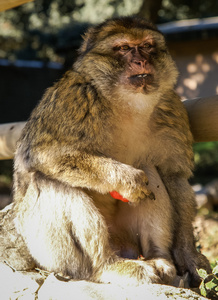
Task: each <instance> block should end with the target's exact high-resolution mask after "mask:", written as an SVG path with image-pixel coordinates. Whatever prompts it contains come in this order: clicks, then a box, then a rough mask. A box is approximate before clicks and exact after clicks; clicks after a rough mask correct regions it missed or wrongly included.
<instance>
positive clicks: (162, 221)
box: [14, 17, 209, 284]
mask: <svg viewBox="0 0 218 300" xmlns="http://www.w3.org/2000/svg"><path fill="white" fill-rule="evenodd" d="M126 49H127V50H126ZM140 74H145V76H144V77H142V76H139V77H137V76H136V75H140ZM176 78H177V70H176V67H175V65H174V62H173V61H172V59H171V57H170V55H169V53H168V50H167V48H166V45H165V40H164V37H163V35H162V34H161V33H160V32H158V31H157V30H156V29H155V27H154V26H153V25H151V24H150V23H147V22H145V21H144V20H141V19H137V18H130V17H127V18H119V19H113V20H109V21H106V22H105V23H103V24H100V25H98V26H96V27H94V28H92V29H90V30H89V31H88V32H87V34H86V36H85V41H84V43H83V45H82V46H81V49H80V57H79V58H78V60H77V62H76V63H75V65H74V67H73V69H72V70H70V71H69V72H67V73H66V74H65V76H64V77H63V78H62V79H61V80H60V81H59V82H57V83H56V84H55V85H54V86H53V87H51V88H50V89H48V90H47V92H46V93H45V95H44V97H43V99H42V100H41V102H40V103H39V105H38V106H37V107H36V109H35V110H34V111H33V113H32V115H31V117H30V119H29V121H28V123H27V125H26V127H25V129H24V131H23V134H22V137H21V139H20V141H19V143H18V147H17V152H16V158H15V176H14V200H15V204H16V206H15V209H16V215H17V217H16V226H17V229H18V231H19V232H20V233H21V235H22V236H23V237H24V239H25V241H26V244H27V246H28V248H29V251H30V253H31V254H32V256H33V258H34V259H35V260H36V263H37V265H39V266H41V267H43V268H45V269H47V270H49V271H54V272H62V273H64V274H67V275H70V276H72V277H73V278H77V279H89V280H94V281H100V282H113V283H116V284H140V283H144V282H163V283H172V281H173V280H174V277H175V275H176V269H175V266H176V268H177V272H178V273H181V274H182V273H184V272H186V271H189V272H190V274H191V278H192V282H193V283H196V282H197V281H198V279H199V278H198V275H197V273H196V268H198V267H204V268H207V269H208V268H209V265H208V262H207V260H206V258H205V257H204V256H202V255H201V254H199V253H198V252H197V251H196V249H195V246H194V240H193V233H192V221H193V218H194V214H195V200H194V195H193V192H192V189H191V187H190V185H189V184H188V181H187V180H188V178H189V177H190V176H191V173H192V172H191V169H192V166H193V162H192V161H193V154H192V136H191V133H190V129H189V125H188V118H187V114H186V111H185V109H184V107H183V105H182V103H181V101H180V99H179V97H178V96H177V95H176V94H175V92H174V91H173V86H174V84H175V83H176ZM113 190H116V191H117V192H119V193H120V194H121V195H122V196H123V197H125V198H127V199H129V201H130V204H127V203H123V202H121V201H119V200H115V199H113V198H112V197H111V196H110V194H109V192H110V191H113ZM153 195H155V200H154V199H153V198H154V197H153ZM152 199H153V200H152ZM131 204H133V205H131ZM139 255H143V257H144V258H145V259H143V260H137V257H138V256H139ZM174 264H175V266H174Z"/></svg>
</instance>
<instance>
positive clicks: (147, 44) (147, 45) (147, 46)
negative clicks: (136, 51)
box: [142, 43, 152, 49]
mask: <svg viewBox="0 0 218 300" xmlns="http://www.w3.org/2000/svg"><path fill="white" fill-rule="evenodd" d="M142 47H143V48H145V49H151V48H152V45H151V44H149V43H145V44H144V45H143V46H142Z"/></svg>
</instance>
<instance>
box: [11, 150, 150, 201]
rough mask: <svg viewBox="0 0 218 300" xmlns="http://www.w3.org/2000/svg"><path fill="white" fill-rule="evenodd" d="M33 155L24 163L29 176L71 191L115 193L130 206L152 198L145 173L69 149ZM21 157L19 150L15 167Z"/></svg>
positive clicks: (39, 152)
mask: <svg viewBox="0 0 218 300" xmlns="http://www.w3.org/2000/svg"><path fill="white" fill-rule="evenodd" d="M34 151H35V152H36V153H37V154H36V153H35V155H34V154H33V153H32V154H31V155H30V158H29V159H24V160H23V163H22V164H23V165H24V168H25V169H26V171H28V172H40V173H42V174H44V175H46V176H48V177H49V178H51V179H54V180H58V181H60V182H62V183H65V184H68V185H70V186H72V187H81V188H87V189H92V190H96V191H98V192H100V193H103V194H105V193H109V192H110V191H112V190H116V191H118V192H119V193H120V194H121V195H122V196H123V197H125V198H127V199H128V200H129V201H130V202H137V201H139V200H140V199H144V198H146V196H148V195H150V194H151V195H152V193H151V192H150V191H148V190H147V184H148V179H147V176H146V175H145V173H144V172H143V171H142V170H139V169H135V168H134V167H132V166H129V165H126V164H123V163H120V162H118V161H115V160H113V159H111V158H108V157H105V156H102V155H93V154H88V153H86V152H84V151H72V149H71V147H70V146H66V145H64V146H62V145H59V146H58V147H57V145H53V146H52V145H49V147H48V149H47V150H46V151H43V147H42V148H41V149H40V147H39V148H38V149H37V150H36V149H35V150H34ZM22 157H23V155H22V154H21V155H20V154H19V149H18V153H17V156H16V164H19V166H20V165H21V164H20V162H19V161H21V160H22Z"/></svg>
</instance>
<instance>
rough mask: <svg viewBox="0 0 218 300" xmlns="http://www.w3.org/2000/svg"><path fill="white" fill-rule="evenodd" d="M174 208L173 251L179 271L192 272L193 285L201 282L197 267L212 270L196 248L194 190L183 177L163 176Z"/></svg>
mask: <svg viewBox="0 0 218 300" xmlns="http://www.w3.org/2000/svg"><path fill="white" fill-rule="evenodd" d="M163 180H164V183H165V185H166V187H167V190H168V192H169V195H170V198H171V201H172V204H173V208H174V241H173V245H172V253H173V257H174V261H175V264H176V266H177V269H178V272H179V273H180V274H184V273H185V272H187V271H188V272H189V273H190V277H191V285H193V286H198V285H199V283H200V278H199V275H198V274H197V271H196V269H199V268H203V269H205V270H207V271H208V272H210V265H209V262H208V260H207V259H206V257H205V256H204V255H202V254H201V253H199V252H198V251H197V250H196V247H195V242H194V236H193V226H192V222H193V220H194V218H195V213H196V202H195V197H194V193H193V190H192V188H191V186H190V185H189V183H188V181H187V180H186V179H185V178H182V177H178V175H177V176H175V177H167V178H166V177H163Z"/></svg>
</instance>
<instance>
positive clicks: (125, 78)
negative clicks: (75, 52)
mask: <svg viewBox="0 0 218 300" xmlns="http://www.w3.org/2000/svg"><path fill="white" fill-rule="evenodd" d="M84 39H85V41H84V43H83V45H82V47H81V49H80V53H81V56H80V59H79V62H78V63H77V67H81V66H82V65H83V63H84V62H85V68H86V69H87V72H88V73H89V75H90V76H91V77H93V78H94V80H95V79H97V80H98V82H99V81H100V82H101V86H103V85H104V83H105V87H106V86H107V87H108V85H109V86H111V87H113V86H114V87H115V88H116V87H117V86H119V87H122V88H124V89H125V90H130V91H132V92H140V93H145V94H148V93H151V92H154V91H158V90H159V89H161V91H162V92H163V89H167V88H173V86H174V84H175V82H176V79H177V70H176V67H175V64H174V62H173V60H172V59H171V56H170V55H169V53H168V50H167V47H166V43H165V39H164V36H163V35H162V33H160V32H159V31H158V30H157V29H156V27H154V26H153V25H151V24H150V23H148V22H146V21H145V20H143V19H139V18H136V17H124V18H120V19H119V20H117V19H112V20H108V21H106V22H105V23H103V24H100V25H98V26H96V27H93V28H91V29H90V30H89V31H88V32H87V33H86V35H85V38H84Z"/></svg>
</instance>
